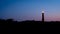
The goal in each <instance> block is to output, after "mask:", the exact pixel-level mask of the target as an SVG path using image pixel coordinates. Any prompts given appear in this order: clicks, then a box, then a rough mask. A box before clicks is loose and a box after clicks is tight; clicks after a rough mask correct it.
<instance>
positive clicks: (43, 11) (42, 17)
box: [42, 11, 44, 22]
mask: <svg viewBox="0 0 60 34" xmlns="http://www.w3.org/2000/svg"><path fill="white" fill-rule="evenodd" d="M42 22H44V11H42Z"/></svg>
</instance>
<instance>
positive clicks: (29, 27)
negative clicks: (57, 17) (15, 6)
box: [0, 19, 60, 32]
mask: <svg viewBox="0 0 60 34" xmlns="http://www.w3.org/2000/svg"><path fill="white" fill-rule="evenodd" d="M0 29H1V30H0V31H8V32H13V31H35V30H37V31H50V30H51V31H55V30H59V29H60V21H51V22H44V23H43V22H42V21H34V20H26V21H20V22H18V21H14V20H13V19H7V20H4V19H0Z"/></svg>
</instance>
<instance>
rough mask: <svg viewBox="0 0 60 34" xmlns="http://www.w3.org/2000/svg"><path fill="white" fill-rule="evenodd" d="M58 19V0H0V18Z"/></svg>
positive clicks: (59, 2) (59, 15) (59, 0)
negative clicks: (42, 16)
mask: <svg viewBox="0 0 60 34" xmlns="http://www.w3.org/2000/svg"><path fill="white" fill-rule="evenodd" d="M42 10H44V11H45V21H60V0H0V19H8V18H13V19H14V20H18V21H22V20H37V21H39V20H41V11H42Z"/></svg>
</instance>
